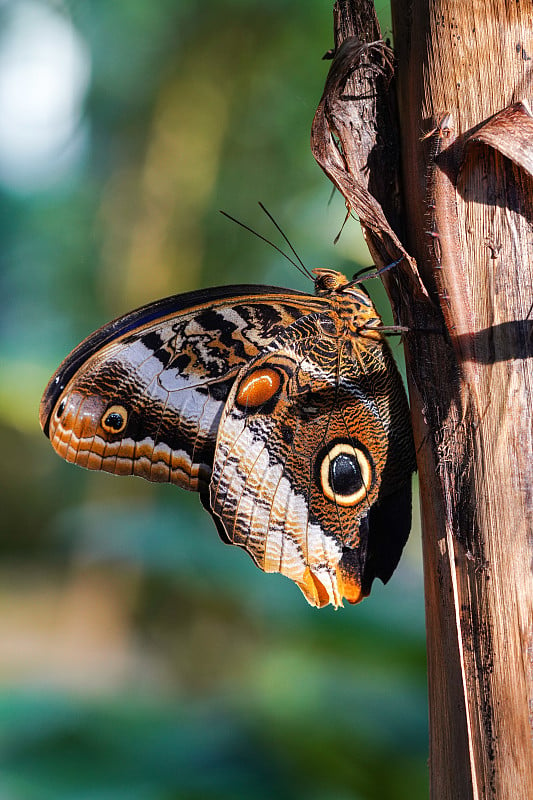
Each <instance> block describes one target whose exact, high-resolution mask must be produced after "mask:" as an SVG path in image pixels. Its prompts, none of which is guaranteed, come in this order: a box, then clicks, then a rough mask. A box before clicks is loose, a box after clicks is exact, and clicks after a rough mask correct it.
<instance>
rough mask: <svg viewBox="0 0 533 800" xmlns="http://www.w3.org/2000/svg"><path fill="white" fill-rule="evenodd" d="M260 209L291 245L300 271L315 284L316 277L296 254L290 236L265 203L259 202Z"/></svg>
mask: <svg viewBox="0 0 533 800" xmlns="http://www.w3.org/2000/svg"><path fill="white" fill-rule="evenodd" d="M259 208H260V209H261V210H262V211H264V212H265V214H266V215H267V217H268V218H269V220H270V221H271V222H272V224H273V225H274V226H275V228H276V230H278V231H279V233H281V235H282V236H283V238H284V239H285V241H286V242H287V244H288V245H289V247H290V248H291V252H292V254H293V255H294V257H295V259H296V260H297V262H298V264H299V265H300V267H301V270H300V272H303V274H304V275H307V277H308V278H310V279H311V280H312V281H313V283H314V281H315V279H314V277H313V275H312V273H311V272H310V271H309V269H308V268H307V267H306V266H305V264H304V262H303V261H302V259H301V258H300V256H299V255H298V253H297V252H296V250H295V249H294V247H293V246H292V244H291V242H290V240H289V237H288V236H287V235H286V234H285V233H284V231H283V230H282V228H281V227H280V225H279V224H278V223H277V222H276V220H275V219H274V217H273V216H272V214H271V213H270V211H268V209H267V208H266V207H265V206H264V205H263V203H261V202H259Z"/></svg>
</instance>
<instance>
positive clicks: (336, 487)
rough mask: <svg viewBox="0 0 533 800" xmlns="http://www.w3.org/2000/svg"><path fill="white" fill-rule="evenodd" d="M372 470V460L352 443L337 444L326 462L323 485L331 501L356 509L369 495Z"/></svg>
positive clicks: (330, 450)
mask: <svg viewBox="0 0 533 800" xmlns="http://www.w3.org/2000/svg"><path fill="white" fill-rule="evenodd" d="M371 482H372V466H371V464H370V461H369V460H368V456H367V455H366V454H365V453H364V452H363V451H362V450H360V449H359V448H357V447H353V445H351V444H349V443H348V442H337V443H336V444H334V445H333V446H332V447H330V449H329V450H328V452H327V453H326V454H325V456H324V457H323V459H322V463H321V464H320V484H321V487H322V491H323V492H324V494H325V496H326V497H327V498H328V500H332V501H333V502H334V503H337V504H338V505H340V506H354V505H356V504H357V503H360V502H361V500H363V499H364V497H365V496H366V495H367V494H368V491H369V489H370V484H371Z"/></svg>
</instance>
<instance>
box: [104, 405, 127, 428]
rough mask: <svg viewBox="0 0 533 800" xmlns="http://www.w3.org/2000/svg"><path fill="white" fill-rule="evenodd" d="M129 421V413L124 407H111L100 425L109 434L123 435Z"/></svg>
mask: <svg viewBox="0 0 533 800" xmlns="http://www.w3.org/2000/svg"><path fill="white" fill-rule="evenodd" d="M127 421H128V412H127V411H126V409H125V408H124V406H110V407H109V408H108V409H107V411H106V412H105V414H104V415H103V417H102V419H101V421H100V424H101V426H102V428H103V429H104V431H106V432H107V433H122V431H123V430H124V428H125V427H126V423H127Z"/></svg>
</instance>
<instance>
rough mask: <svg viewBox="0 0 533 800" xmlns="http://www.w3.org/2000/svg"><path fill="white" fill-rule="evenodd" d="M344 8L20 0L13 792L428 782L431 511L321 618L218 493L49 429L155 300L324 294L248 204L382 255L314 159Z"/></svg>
mask: <svg viewBox="0 0 533 800" xmlns="http://www.w3.org/2000/svg"><path fill="white" fill-rule="evenodd" d="M331 10H332V9H331V3H330V2H328V0H293V2H291V3H286V2H281V0H268V2H267V1H266V0H257V2H252V0H225V2H221V1H220V0H202V1H200V0H159V2H157V3H154V2H151V1H150V0H127V2H109V0H68V1H67V0H65V2H60V0H57V1H56V2H54V1H53V0H50V1H49V2H46V1H45V0H14V1H13V0H0V229H1V234H0V235H1V248H0V257H1V274H0V306H1V315H0V358H1V376H0V452H1V458H0V470H1V475H0V502H1V508H0V533H1V536H0V548H1V562H0V575H1V580H0V797H1V798H2V800H48V798H50V800H121V799H122V798H128V800H178V799H181V798H187V800H188V799H189V798H190V799H191V800H203V799H204V798H205V799H206V800H220V799H222V798H224V799H225V798H228V800H229V798H232V800H234V799H235V798H237V799H239V798H252V797H253V798H272V797H276V798H279V799H280V800H283V798H291V800H298V799H299V798H306V800H344V798H346V800H348V798H350V800H406V799H407V798H409V800H417V798H423V797H426V796H427V771H426V759H427V721H426V720H427V705H426V679H425V645H424V613H423V591H422V577H421V576H422V569H421V559H420V547H419V539H420V536H419V530H418V527H417V524H415V528H414V531H413V534H412V536H411V539H410V543H409V545H408V548H407V552H406V554H405V556H404V558H403V560H402V562H401V565H400V567H399V569H398V571H397V573H396V574H395V576H394V578H393V579H392V581H391V582H390V584H389V585H388V586H387V587H383V586H381V584H376V585H375V587H374V590H373V594H372V597H371V598H370V599H369V600H367V601H365V602H364V603H363V604H361V605H360V606H357V607H350V606H348V607H346V608H345V609H344V610H340V611H337V612H335V611H333V610H330V609H324V610H321V611H317V610H316V609H313V608H311V607H309V606H308V605H307V604H306V602H305V600H304V598H303V596H302V595H301V594H300V592H299V590H298V589H297V588H296V587H295V586H294V585H292V584H291V583H290V582H289V581H287V580H286V579H284V578H282V577H280V576H274V575H271V576H265V575H263V574H262V573H260V572H259V571H258V570H257V569H256V568H255V567H254V566H253V564H252V562H251V560H250V559H249V557H248V556H247V555H246V554H245V553H243V552H242V551H240V550H239V549H237V548H230V547H227V546H225V545H223V544H222V543H221V542H220V540H219V539H218V536H217V534H216V531H215V528H214V526H213V524H212V522H211V520H210V518H209V517H208V515H207V514H205V512H203V511H202V510H201V508H200V504H199V501H198V498H197V497H196V496H193V495H192V494H189V493H186V492H182V491H179V490H177V489H175V488H174V487H169V486H158V485H155V484H149V483H146V482H144V481H141V480H139V479H136V478H135V479H127V480H126V479H119V478H116V477H114V476H110V475H106V474H99V473H94V472H93V473H89V472H86V471H84V470H81V469H79V468H76V467H73V466H71V465H68V464H66V463H63V462H62V461H61V460H60V459H59V458H58V457H57V456H56V455H55V453H54V452H53V451H52V449H51V447H50V446H49V443H48V441H47V440H46V439H45V438H44V436H43V435H42V433H41V431H40V429H39V427H38V421H37V414H38V404H39V399H40V396H41V393H42V390H43V388H44V386H45V385H46V383H47V380H48V378H49V376H50V374H51V373H52V372H53V370H54V369H55V368H56V366H57V365H58V363H59V362H60V360H61V359H62V358H63V357H64V356H65V355H66V354H67V353H68V351H69V350H70V349H71V348H72V347H73V346H75V345H76V344H77V343H78V342H79V341H80V340H81V339H82V338H83V337H85V336H86V335H87V333H89V332H90V331H91V330H93V329H95V328H96V327H99V326H100V325H101V324H103V323H104V322H106V321H108V320H109V319H110V318H112V317H114V316H116V315H118V314H121V313H124V312H126V311H127V310H129V309H131V308H132V307H134V306H138V305H141V304H143V303H146V302H148V301H150V300H152V299H156V298H157V297H160V296H163V295H166V294H174V293H178V292H182V291H186V290H189V289H193V288H200V287H205V286H209V285H216V284H228V283H235V282H257V283H261V282H263V283H274V284H278V285H286V286H290V287H295V288H300V289H307V290H310V286H308V285H306V283H305V281H304V279H303V278H301V276H299V275H298V274H297V272H296V271H295V270H294V269H293V268H292V267H291V266H290V265H289V264H288V263H287V262H286V261H284V260H283V259H282V258H281V257H280V256H279V254H278V253H276V252H275V251H274V250H273V249H271V248H268V247H267V246H266V245H264V244H263V243H262V242H260V241H259V240H257V239H255V238H254V237H252V236H250V235H249V234H247V233H246V232H245V231H243V230H242V229H241V228H239V227H238V226H236V225H234V224H232V223H230V222H228V220H226V219H225V218H224V217H222V216H221V215H220V214H219V213H218V209H220V208H223V209H225V210H226V211H228V212H229V213H231V214H233V215H235V216H238V217H239V218H240V219H242V220H244V221H245V222H247V223H248V224H251V225H253V226H254V227H255V228H257V229H258V230H259V231H261V232H262V233H265V234H266V235H268V236H271V237H272V238H273V239H274V240H275V241H277V242H279V238H278V237H277V235H276V233H275V231H274V230H273V229H272V226H271V225H270V223H269V221H268V220H267V219H266V217H265V216H264V215H262V213H261V212H260V210H259V208H258V206H257V201H258V200H261V201H263V202H264V203H265V204H266V205H267V207H268V208H269V209H270V210H271V211H272V212H273V213H274V215H275V216H276V218H277V219H278V220H279V221H280V223H281V224H282V226H283V227H284V229H285V230H286V232H287V233H288V235H289V236H290V238H291V240H292V241H293V243H294V245H295V247H296V248H297V249H298V250H299V252H300V254H301V256H302V258H303V259H304V261H305V262H306V263H307V264H308V265H309V266H310V267H314V266H320V265H322V266H331V267H334V268H337V269H340V270H342V271H345V272H346V273H347V274H352V273H353V272H354V271H355V270H356V269H357V268H358V267H360V266H365V265H367V264H368V263H369V257H368V254H367V253H366V251H365V248H364V245H363V243H362V240H361V236H360V233H359V231H358V226H357V223H356V222H354V221H350V222H349V223H348V224H347V225H346V227H345V229H344V232H343V235H342V237H341V239H340V241H339V243H338V244H337V245H336V246H335V247H334V246H333V239H334V237H335V235H336V234H337V232H338V231H339V229H340V227H341V224H342V221H343V219H344V206H343V204H342V201H341V200H340V199H339V198H338V197H334V198H333V199H331V197H330V195H331V187H330V184H329V183H328V181H327V180H326V178H325V177H324V176H323V175H322V173H321V171H320V170H319V168H318V167H317V166H316V165H315V163H314V161H313V159H312V156H311V153H310V149H309V130H310V124H311V120H312V116H313V113H314V110H315V107H316V105H317V103H318V101H319V98H320V94H321V90H322V86H323V82H324V78H325V75H326V72H327V68H328V62H324V61H322V60H321V56H322V54H323V53H324V52H325V51H326V50H327V49H329V48H330V47H331V45H332V15H331ZM380 12H381V13H382V16H383V19H384V28H385V30H386V29H387V20H386V10H385V9H380ZM386 32H387V30H386ZM374 283H375V285H374V284H373V285H372V286H371V287H370V291H371V292H372V293H373V296H374V298H375V300H376V302H377V304H378V306H379V307H380V308H381V310H382V312H383V314H384V316H385V318H386V319H390V314H389V311H388V308H387V303H386V300H385V298H384V296H383V293H382V292H381V291H380V286H379V282H378V281H376V282H374ZM392 346H393V350H394V351H395V353H396V354H397V355H399V356H400V355H401V352H400V346H399V345H398V344H396V343H394V342H393V345H392ZM415 505H416V502H415Z"/></svg>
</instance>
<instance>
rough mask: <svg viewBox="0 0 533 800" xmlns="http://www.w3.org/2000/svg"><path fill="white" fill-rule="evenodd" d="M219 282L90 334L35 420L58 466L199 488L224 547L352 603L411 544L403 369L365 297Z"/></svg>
mask: <svg viewBox="0 0 533 800" xmlns="http://www.w3.org/2000/svg"><path fill="white" fill-rule="evenodd" d="M314 273H315V275H316V279H315V295H314V296H313V295H309V294H305V293H302V292H297V291H291V290H287V289H281V288H276V287H270V286H226V287H222V288H218V289H209V290H206V291H200V292H190V293H188V294H183V295H177V296H175V297H169V298H167V299H164V300H159V301H158V302H156V303H152V304H150V305H147V306H144V307H143V308H140V309H138V310H137V311H132V312H131V313H129V314H126V315H125V316H123V317H121V318H119V319H117V320H115V321H114V322H110V323H109V324H108V325H105V326H104V327H103V328H100V330H98V331H96V333H93V334H92V335H91V336H89V337H88V338H87V339H85V341H83V342H82V343H81V344H80V345H79V346H78V347H77V348H76V349H75V350H73V352H72V353H71V354H70V355H69V356H68V357H67V358H66V359H65V361H64V362H63V363H62V364H61V366H60V367H59V369H58V370H57V372H56V373H55V375H54V376H53V377H52V379H51V381H50V383H49V384H48V386H47V388H46V390H45V392H44V395H43V398H42V401H41V408H40V422H41V426H42V428H43V431H44V433H45V434H46V435H47V436H48V437H49V438H50V441H51V443H52V445H53V447H54V449H55V450H56V451H57V452H58V453H59V455H61V456H62V457H63V458H65V459H66V460H67V461H72V462H74V463H76V464H79V465H80V466H83V467H88V468H89V469H98V470H105V471H107V472H113V473H115V474H117V475H139V476H141V477H143V478H146V479H147V480H150V481H156V482H169V483H174V484H176V485H177V486H181V487H183V488H184V489H190V490H192V491H196V492H199V493H200V498H201V500H202V503H203V505H204V506H205V508H206V509H207V510H208V511H209V513H210V514H211V515H212V516H213V519H214V520H215V523H216V526H217V529H218V532H219V534H220V536H221V538H222V539H223V540H224V541H225V542H228V543H230V544H236V545H239V546H240V547H243V548H244V549H245V550H246V551H247V552H248V553H249V554H250V555H251V557H252V558H253V560H254V561H255V563H256V564H257V566H259V567H260V568H261V569H262V570H264V571H265V572H281V573H282V574H283V575H286V576H287V577H289V578H291V579H292V580H293V581H294V582H295V583H297V584H298V586H299V587H300V589H301V590H302V591H303V593H304V595H305V597H306V598H307V600H308V601H309V603H311V604H312V605H315V606H325V605H327V604H328V603H332V604H333V605H334V606H335V607H338V606H339V605H342V600H343V598H346V599H347V600H348V601H349V602H351V603H356V602H358V601H359V600H361V599H362V598H363V597H365V596H366V595H367V594H368V593H369V591H370V587H371V584H372V581H373V579H374V578H375V577H379V578H380V579H381V580H382V581H384V582H386V581H387V580H388V579H389V578H390V576H391V575H392V573H393V571H394V569H395V567H396V564H397V563H398V560H399V558H400V555H401V551H402V549H403V546H404V544H405V542H406V539H407V536H408V534H409V529H410V523H411V473H412V472H413V468H414V456H413V444H412V436H411V428H410V422H409V417H408V408H407V402H406V398H405V393H404V390H403V386H402V382H401V379H400V376H399V374H398V372H397V369H396V366H395V364H394V361H393V358H392V355H391V353H390V350H389V348H388V345H387V343H386V341H385V339H384V336H383V333H382V332H381V331H380V330H379V328H380V326H381V324H382V323H381V320H380V318H379V316H378V314H377V312H376V310H375V308H374V306H373V305H372V302H371V301H370V298H369V297H368V295H367V294H366V292H365V291H363V290H362V289H361V288H357V287H356V286H354V285H353V284H352V283H350V282H348V281H347V279H346V278H345V277H344V276H343V275H341V274H340V273H338V272H335V271H333V270H328V269H318V270H314Z"/></svg>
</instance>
